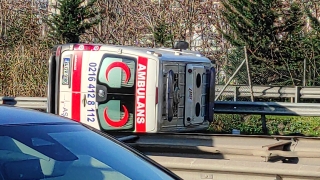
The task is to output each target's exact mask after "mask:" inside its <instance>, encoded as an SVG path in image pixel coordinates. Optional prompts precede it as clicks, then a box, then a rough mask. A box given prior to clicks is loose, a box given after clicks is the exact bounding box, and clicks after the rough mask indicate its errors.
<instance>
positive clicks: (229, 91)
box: [215, 85, 320, 103]
mask: <svg viewBox="0 0 320 180" xmlns="http://www.w3.org/2000/svg"><path fill="white" fill-rule="evenodd" d="M223 87H224V85H216V88H215V89H216V94H219V92H220V91H221V90H222V89H223ZM252 89H253V96H254V97H259V98H294V101H295V102H296V103H298V102H299V101H300V99H320V87H300V86H295V87H288V86H283V87H281V86H253V87H252ZM221 96H224V97H233V98H234V101H236V100H237V99H238V98H239V97H250V87H249V86H227V88H226V89H225V90H224V91H223V93H222V94H221Z"/></svg>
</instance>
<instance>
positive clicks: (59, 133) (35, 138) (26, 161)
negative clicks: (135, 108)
mask: <svg viewBox="0 0 320 180" xmlns="http://www.w3.org/2000/svg"><path fill="white" fill-rule="evenodd" d="M38 179H49V180H56V179H59V180H60V179H65V180H73V179H74V180H81V179H84V180H91V179H92V180H104V179H110V180H124V179H133V180H149V179H150V180H162V179H164V180H166V179H181V178H179V177H178V176H176V175H175V174H173V173H172V172H171V171H169V170H167V169H166V168H164V167H162V166H160V165H159V164H157V163H156V162H154V161H152V160H151V159H149V158H148V157H146V156H144V155H143V154H140V153H139V152H137V151H136V150H134V149H132V148H130V147H128V146H127V145H125V144H124V143H123V142H121V141H119V140H117V139H115V138H114V137H112V136H109V135H106V134H103V133H101V132H99V131H96V130H94V129H91V128H89V127H86V126H84V125H82V124H80V123H77V122H75V121H72V120H70V119H67V118H63V117H60V116H57V115H53V114H49V113H43V112H39V111H35V110H27V109H22V108H17V107H8V106H0V180H38Z"/></svg>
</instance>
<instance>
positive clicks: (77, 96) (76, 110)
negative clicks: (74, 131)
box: [71, 51, 83, 122]
mask: <svg viewBox="0 0 320 180" xmlns="http://www.w3.org/2000/svg"><path fill="white" fill-rule="evenodd" d="M82 53H83V52H82V51H75V54H74V60H73V69H72V113H71V118H72V119H73V120H75V121H78V122H79V121H80V115H81V67H82Z"/></svg>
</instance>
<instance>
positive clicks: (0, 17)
mask: <svg viewBox="0 0 320 180" xmlns="http://www.w3.org/2000/svg"><path fill="white" fill-rule="evenodd" d="M36 2H37V1H31V0H15V1H2V2H1V3H0V92H1V93H0V95H2V96H33V97H35V96H37V97H40V96H42V97H45V96H46V86H47V69H48V68H47V65H48V64H47V63H48V59H49V55H50V47H52V45H53V44H52V43H51V41H50V40H49V38H48V37H47V36H46V33H45V28H46V27H45V25H44V24H43V23H41V17H45V16H47V15H48V14H49V12H50V11H49V10H50V5H49V8H47V7H48V6H46V5H45V4H38V3H36ZM150 2H152V1H150V0H139V1H135V0H134V1H120V0H113V1H106V0H101V1H99V3H98V4H97V5H98V6H101V7H104V8H105V16H104V17H105V18H104V19H103V22H102V23H101V24H99V25H98V26H96V27H93V28H92V29H91V30H90V31H88V32H87V33H86V34H85V35H83V36H82V37H81V40H82V42H97V43H108V44H122V45H135V46H152V47H156V46H163V44H159V43H156V41H155V39H154V36H153V32H154V31H155V29H156V28H157V27H158V26H159V25H160V24H163V23H165V24H166V26H167V28H166V32H165V34H167V35H170V40H171V41H174V40H186V41H188V42H189V43H190V44H191V45H194V44H195V43H194V42H192V41H191V39H192V36H194V33H195V32H196V33H198V34H201V36H200V37H199V38H200V39H201V41H202V42H203V43H200V44H199V43H198V44H197V46H198V47H197V48H200V49H203V54H205V55H207V56H208V57H210V58H212V59H216V58H218V57H219V56H221V54H223V51H224V49H223V48H222V47H223V46H222V45H223V43H222V40H221V38H220V36H219V35H217V33H216V32H215V30H214V28H213V25H217V26H219V25H220V24H221V23H220V22H218V21H217V20H218V18H217V17H218V16H217V13H216V11H217V6H218V5H214V3H215V2H214V1H209V2H207V3H200V2H199V1H197V0H189V1H178V0H164V1H162V3H161V4H159V3H158V1H154V2H152V3H150ZM40 6H41V7H42V8H39V7H40ZM48 9H49V10H48ZM51 10H52V9H51ZM190 37H191V38H190ZM212 39H214V40H215V41H212ZM169 45H170V43H169ZM217 50H218V51H217ZM213 52H215V53H213Z"/></svg>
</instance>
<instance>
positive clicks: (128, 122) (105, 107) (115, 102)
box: [98, 95, 134, 130]
mask: <svg viewBox="0 0 320 180" xmlns="http://www.w3.org/2000/svg"><path fill="white" fill-rule="evenodd" d="M130 96H131V95H129V96H128V97H122V98H117V97H115V98H114V99H111V100H109V101H107V102H106V103H103V104H99V106H98V116H99V121H100V125H101V127H102V129H104V130H113V129H127V130H133V127H134V124H133V123H134V121H133V119H134V98H133V97H130Z"/></svg>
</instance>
